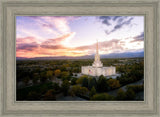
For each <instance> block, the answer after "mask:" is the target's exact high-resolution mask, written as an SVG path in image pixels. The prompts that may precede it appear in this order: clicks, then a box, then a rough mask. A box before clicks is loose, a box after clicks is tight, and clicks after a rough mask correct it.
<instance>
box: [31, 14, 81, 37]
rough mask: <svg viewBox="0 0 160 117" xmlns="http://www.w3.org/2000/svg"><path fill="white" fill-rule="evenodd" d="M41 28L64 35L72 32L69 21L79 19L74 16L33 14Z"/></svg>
mask: <svg viewBox="0 0 160 117" xmlns="http://www.w3.org/2000/svg"><path fill="white" fill-rule="evenodd" d="M30 18H32V19H34V20H35V21H36V22H37V24H38V25H40V26H41V28H42V29H43V28H44V29H45V30H47V31H49V32H50V33H53V34H54V35H56V36H58V35H62V34H66V33H69V32H71V30H70V27H69V21H72V20H75V19H78V18H79V17H73V16H68V17H66V16H41V17H39V16H31V17H30Z"/></svg>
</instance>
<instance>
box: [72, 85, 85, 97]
mask: <svg viewBox="0 0 160 117" xmlns="http://www.w3.org/2000/svg"><path fill="white" fill-rule="evenodd" d="M87 92H88V89H87V88H86V87H81V86H79V85H73V86H72V88H71V91H70V93H71V95H72V96H75V95H85V94H86V93H87Z"/></svg>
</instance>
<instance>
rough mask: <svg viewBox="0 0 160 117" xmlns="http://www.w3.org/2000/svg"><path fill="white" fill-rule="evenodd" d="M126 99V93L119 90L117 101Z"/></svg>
mask: <svg viewBox="0 0 160 117" xmlns="http://www.w3.org/2000/svg"><path fill="white" fill-rule="evenodd" d="M125 98H126V94H125V92H124V91H123V89H121V88H120V89H119V90H118V92H117V96H116V99H117V100H125Z"/></svg>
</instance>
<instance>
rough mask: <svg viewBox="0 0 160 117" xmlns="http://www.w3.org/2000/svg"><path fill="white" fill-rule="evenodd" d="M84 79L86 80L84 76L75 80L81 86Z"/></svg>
mask: <svg viewBox="0 0 160 117" xmlns="http://www.w3.org/2000/svg"><path fill="white" fill-rule="evenodd" d="M84 78H88V76H86V75H83V76H81V77H80V78H78V79H77V81H76V83H77V84H82V82H83V79H84Z"/></svg>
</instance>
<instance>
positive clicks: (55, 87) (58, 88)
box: [53, 83, 60, 91]
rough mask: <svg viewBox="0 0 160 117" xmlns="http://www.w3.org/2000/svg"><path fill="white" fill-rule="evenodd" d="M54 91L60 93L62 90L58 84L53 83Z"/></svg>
mask: <svg viewBox="0 0 160 117" xmlns="http://www.w3.org/2000/svg"><path fill="white" fill-rule="evenodd" d="M53 89H54V90H55V91H59V90H60V87H59V85H58V83H53Z"/></svg>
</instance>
